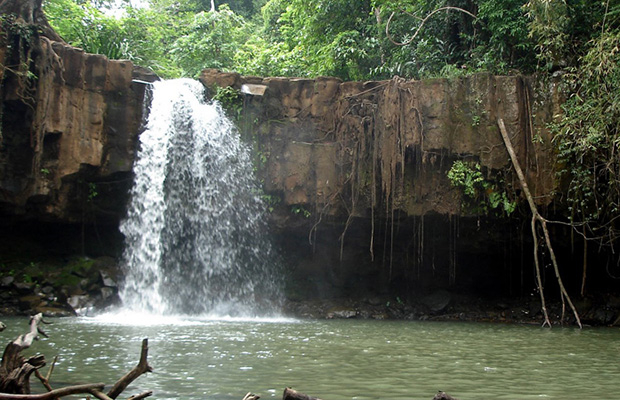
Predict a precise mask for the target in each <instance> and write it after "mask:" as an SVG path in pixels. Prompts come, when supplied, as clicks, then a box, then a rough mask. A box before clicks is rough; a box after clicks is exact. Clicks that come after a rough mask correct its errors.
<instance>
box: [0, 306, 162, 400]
mask: <svg viewBox="0 0 620 400" xmlns="http://www.w3.org/2000/svg"><path fill="white" fill-rule="evenodd" d="M42 323H46V322H45V321H44V320H43V314H40V313H39V314H37V315H35V316H34V317H32V318H31V319H30V329H29V331H28V332H27V333H25V334H22V335H19V336H18V337H17V338H16V339H15V340H13V341H12V342H11V343H9V344H8V345H7V346H6V348H5V350H4V354H3V356H2V362H1V363H0V400H9V399H11V400H13V399H25V400H47V399H58V398H60V397H63V396H69V395H73V394H90V395H92V396H94V397H96V398H98V399H100V400H113V399H116V397H117V396H118V395H120V394H121V393H122V392H123V391H124V390H125V389H126V388H127V386H128V385H129V384H131V383H132V382H133V381H134V380H136V379H137V378H138V377H139V376H140V375H142V374H144V373H145V372H151V371H152V370H153V369H152V368H151V366H150V365H149V364H148V361H147V356H148V339H144V340H143V341H142V351H141V353H140V361H139V362H138V365H137V366H136V367H134V368H133V369H132V370H131V371H130V372H129V373H127V374H126V375H125V376H123V377H122V378H121V379H119V380H118V382H116V384H115V385H114V386H113V387H112V389H111V390H110V392H109V393H108V394H105V393H103V392H102V391H103V388H104V386H105V385H104V384H103V383H91V384H85V385H74V386H68V387H64V388H61V389H55V390H54V389H53V388H52V387H51V385H50V383H49V379H50V377H51V374H52V371H53V369H54V365H55V364H56V360H57V357H56V358H54V362H53V363H52V366H51V367H50V370H49V371H48V373H47V376H45V377H44V376H43V375H41V374H40V373H39V371H38V369H39V368H41V367H43V366H44V365H45V357H44V356H43V355H37V356H33V357H30V358H28V359H27V360H26V359H25V358H24V357H23V356H22V355H21V351H22V350H24V349H27V348H28V347H30V346H31V345H32V343H33V342H34V341H35V340H36V339H37V338H38V336H39V335H44V336H46V337H47V335H46V334H45V332H43V330H42V329H41V327H40V324H42ZM32 373H35V374H36V376H37V377H38V378H39V379H40V380H41V382H42V383H43V385H44V386H45V388H46V389H47V390H48V392H47V393H43V394H30V375H32ZM152 394H153V392H150V391H149V392H143V393H141V394H139V395H136V396H132V397H131V399H132V400H139V399H144V398H146V397H148V396H150V395H152Z"/></svg>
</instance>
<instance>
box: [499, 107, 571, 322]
mask: <svg viewBox="0 0 620 400" xmlns="http://www.w3.org/2000/svg"><path fill="white" fill-rule="evenodd" d="M497 125H498V126H499V131H500V133H501V135H502V139H503V140H504V144H505V145H506V150H507V151H508V155H510V160H511V161H512V166H513V168H514V170H515V172H516V173H517V177H518V178H519V184H520V185H521V189H522V190H523V194H524V195H525V197H526V199H527V202H528V204H529V206H530V210H531V212H532V235H533V238H534V264H535V267H536V277H537V280H538V289H539V292H540V299H541V302H542V311H543V314H544V317H545V321H544V323H543V326H545V325H548V326H549V327H551V322H550V321H549V315H548V314H547V309H546V306H545V296H544V294H543V287H542V281H541V277H540V265H539V261H538V238H537V232H536V222H539V224H540V227H541V228H542V231H543V235H544V238H545V244H546V246H547V250H549V256H550V258H551V263H552V264H553V270H554V272H555V277H556V280H557V282H558V285H559V287H560V298H561V300H562V321H563V320H564V307H565V301H566V302H567V303H568V304H569V306H570V308H571V309H572V311H573V314H574V315H575V320H576V322H577V325H579V328H582V325H581V320H580V319H579V313H578V312H577V309H576V308H575V306H574V305H573V302H572V300H571V298H570V296H569V295H568V292H567V291H566V288H565V287H564V283H563V282H562V277H561V276H560V268H559V266H558V261H557V259H556V257H555V252H554V250H553V246H552V245H551V236H550V235H549V229H548V228H547V222H548V221H547V220H546V219H545V218H543V216H542V215H540V213H539V212H538V207H537V206H536V203H535V202H534V197H533V196H532V193H531V192H530V188H529V186H528V185H527V181H526V179H525V175H524V174H523V170H522V169H521V165H520V164H519V160H518V158H517V155H516V153H515V151H514V147H513V146H512V142H511V141H510V137H509V136H508V132H507V131H506V125H504V120H503V119H502V118H498V119H497Z"/></svg>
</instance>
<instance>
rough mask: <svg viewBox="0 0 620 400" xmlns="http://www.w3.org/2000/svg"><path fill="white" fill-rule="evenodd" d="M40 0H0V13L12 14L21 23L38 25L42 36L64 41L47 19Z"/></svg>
mask: <svg viewBox="0 0 620 400" xmlns="http://www.w3.org/2000/svg"><path fill="white" fill-rule="evenodd" d="M42 2H43V0H0V14H3V15H11V14H12V15H14V16H15V18H16V20H17V21H19V22H21V23H25V24H29V25H38V27H39V28H40V30H41V33H42V35H43V36H45V37H47V38H48V39H50V40H54V41H56V42H64V41H63V40H62V38H61V37H60V36H59V35H58V34H57V33H56V32H55V31H54V29H52V27H51V26H50V24H49V22H48V21H47V17H46V16H45V13H44V12H43V9H42V8H41V4H42Z"/></svg>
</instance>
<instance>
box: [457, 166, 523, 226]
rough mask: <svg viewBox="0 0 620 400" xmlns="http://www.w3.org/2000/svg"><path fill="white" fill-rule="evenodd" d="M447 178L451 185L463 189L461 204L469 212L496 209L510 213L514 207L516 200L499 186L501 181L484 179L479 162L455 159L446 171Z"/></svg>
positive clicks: (484, 212) (485, 212) (486, 211)
mask: <svg viewBox="0 0 620 400" xmlns="http://www.w3.org/2000/svg"><path fill="white" fill-rule="evenodd" d="M448 179H449V180H450V182H451V184H452V186H454V187H458V188H460V189H461V190H462V191H463V195H464V196H465V201H464V204H463V206H464V207H466V208H468V209H469V211H471V212H474V213H482V214H488V213H490V212H493V211H496V212H499V213H500V214H505V215H510V214H512V212H513V211H514V210H515V208H516V202H515V201H513V200H511V199H510V196H509V195H508V193H507V192H506V190H504V189H502V188H501V186H503V181H502V180H500V181H498V182H494V181H492V180H488V179H485V177H484V175H482V170H481V167H480V164H479V163H475V164H470V163H466V162H464V161H462V160H456V161H455V162H454V163H453V164H452V168H450V170H449V171H448Z"/></svg>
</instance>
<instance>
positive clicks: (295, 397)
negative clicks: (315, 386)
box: [282, 388, 321, 400]
mask: <svg viewBox="0 0 620 400" xmlns="http://www.w3.org/2000/svg"><path fill="white" fill-rule="evenodd" d="M282 400H321V399H319V398H318V397H312V396H308V395H307V394H304V393H300V392H298V391H296V390H293V389H291V388H286V389H284V394H283V395H282Z"/></svg>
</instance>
